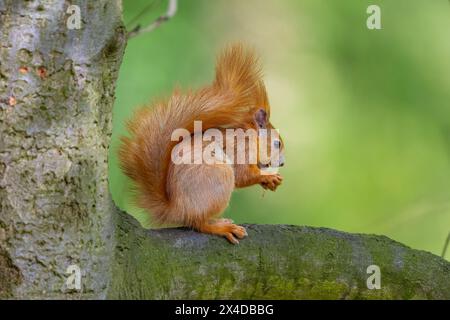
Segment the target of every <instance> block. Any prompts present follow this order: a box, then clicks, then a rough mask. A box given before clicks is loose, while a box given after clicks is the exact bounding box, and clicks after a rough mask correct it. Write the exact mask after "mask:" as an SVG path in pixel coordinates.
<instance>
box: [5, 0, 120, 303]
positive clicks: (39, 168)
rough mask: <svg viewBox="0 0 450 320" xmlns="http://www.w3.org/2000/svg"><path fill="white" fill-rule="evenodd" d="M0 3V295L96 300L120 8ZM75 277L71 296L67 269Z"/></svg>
mask: <svg viewBox="0 0 450 320" xmlns="http://www.w3.org/2000/svg"><path fill="white" fill-rule="evenodd" d="M77 4H78V5H79V8H80V18H81V29H70V28H69V27H68V26H67V19H68V18H69V16H71V14H72V13H71V12H69V13H67V12H66V11H67V9H68V8H69V6H70V5H71V3H70V2H68V1H64V0H43V1H16V0H0V28H1V29H0V297H2V298H4V297H15V298H20V297H25V298H33V297H38V298H59V297H62V298H71V297H74V298H86V297H103V296H105V294H106V288H107V287H108V283H109V279H110V276H109V269H110V265H111V263H112V262H111V256H112V254H111V253H112V250H113V248H114V244H113V241H112V240H113V238H114V237H113V231H114V227H113V223H112V210H113V206H112V202H111V199H110V196H109V192H108V180H107V149H108V145H109V140H110V135H111V112H112V106H113V100H114V89H115V83H116V78H117V74H118V69H119V66H120V64H121V60H122V56H123V51H124V46H125V43H126V39H125V30H124V28H123V26H122V19H121V14H122V8H121V1H118V0H115V1H111V0H95V1H78V2H77ZM73 264H75V265H78V266H79V267H80V269H81V270H82V275H83V282H82V283H83V288H82V291H81V293H80V292H76V291H74V292H72V291H70V290H67V288H66V286H65V279H66V278H67V275H66V269H67V267H68V266H70V265H73Z"/></svg>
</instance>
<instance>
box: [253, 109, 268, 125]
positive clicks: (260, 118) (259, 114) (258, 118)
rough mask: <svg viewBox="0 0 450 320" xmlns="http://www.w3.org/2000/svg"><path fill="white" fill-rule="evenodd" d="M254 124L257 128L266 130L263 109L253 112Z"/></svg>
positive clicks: (265, 116) (265, 118) (265, 114)
mask: <svg viewBox="0 0 450 320" xmlns="http://www.w3.org/2000/svg"><path fill="white" fill-rule="evenodd" d="M255 122H256V125H257V126H258V128H266V127H267V112H266V110H264V109H263V108H260V109H258V111H256V112H255Z"/></svg>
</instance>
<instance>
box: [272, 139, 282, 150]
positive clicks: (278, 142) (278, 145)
mask: <svg viewBox="0 0 450 320" xmlns="http://www.w3.org/2000/svg"><path fill="white" fill-rule="evenodd" d="M273 146H274V147H275V148H277V149H280V147H281V141H280V140H275V141H274V142H273Z"/></svg>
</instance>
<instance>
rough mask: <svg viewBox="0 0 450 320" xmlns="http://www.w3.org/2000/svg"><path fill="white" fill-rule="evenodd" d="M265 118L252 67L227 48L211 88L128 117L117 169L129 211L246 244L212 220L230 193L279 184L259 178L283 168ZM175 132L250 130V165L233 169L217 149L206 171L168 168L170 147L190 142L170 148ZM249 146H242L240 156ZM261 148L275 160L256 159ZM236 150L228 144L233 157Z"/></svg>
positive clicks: (191, 166)
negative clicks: (130, 196)
mask: <svg viewBox="0 0 450 320" xmlns="http://www.w3.org/2000/svg"><path fill="white" fill-rule="evenodd" d="M269 116H270V105H269V101H268V97H267V92H266V88H265V85H264V83H263V80H262V76H261V69H260V66H259V63H258V59H257V58H256V56H255V54H254V53H253V51H251V50H249V49H247V48H245V47H244V46H243V45H242V44H235V45H232V46H229V47H228V48H226V49H225V50H224V51H223V52H222V54H220V55H219V57H218V59H217V64H216V75H215V80H214V81H213V83H212V84H211V85H209V86H206V87H204V88H202V89H200V90H197V91H189V92H185V93H181V92H180V90H178V89H175V90H174V92H173V94H172V95H171V96H170V97H169V98H168V99H166V100H161V101H159V102H156V103H154V104H153V105H152V106H151V107H144V108H142V109H140V110H138V111H136V112H135V114H134V116H133V118H132V119H131V120H130V121H129V122H128V123H127V128H128V131H129V133H130V136H129V137H122V138H121V145H120V148H119V161H120V166H121V168H122V170H123V171H124V173H125V174H126V175H127V176H128V177H129V178H131V179H132V181H133V183H134V191H135V195H136V205H137V206H139V207H141V208H143V209H145V210H147V211H149V212H150V213H151V214H152V216H153V218H154V220H155V222H157V223H160V224H171V225H174V224H175V225H181V226H186V227H190V228H193V229H194V230H197V231H198V232H203V233H209V234H214V235H219V236H223V237H225V238H226V239H228V240H229V241H230V242H231V243H233V244H238V243H239V240H238V239H243V238H244V237H245V236H247V232H246V230H245V228H244V227H242V226H238V225H236V224H234V223H233V221H232V220H230V219H223V218H220V215H221V214H222V212H223V211H224V210H225V208H226V207H227V206H228V203H229V201H230V198H231V194H232V192H233V190H234V189H235V188H243V187H248V186H251V185H255V184H259V185H261V186H262V187H263V188H264V189H269V190H272V191H275V189H276V188H277V187H278V186H279V185H280V184H281V182H282V180H283V179H282V177H281V175H279V174H278V173H267V172H265V171H264V170H265V168H267V167H271V168H277V167H280V166H282V165H283V164H284V144H283V141H282V140H281V137H280V136H279V135H278V131H276V130H271V129H273V128H274V127H273V126H272V124H271V123H270V121H269ZM194 121H199V122H200V123H201V125H202V128H201V130H200V131H201V132H198V131H195V128H194V127H195V125H194ZM180 128H183V129H184V130H187V132H188V133H189V134H190V135H191V136H192V137H194V136H196V135H199V134H202V133H203V132H205V131H206V130H208V129H217V130H219V131H220V132H222V133H225V131H227V130H229V129H243V130H248V129H254V130H255V132H257V135H256V136H255V135H253V136H252V137H249V138H248V139H249V140H251V139H253V142H256V144H257V148H258V152H257V154H258V155H257V160H256V161H255V162H253V163H251V162H250V161H248V163H247V162H245V163H236V161H232V160H230V158H229V157H228V155H227V152H228V153H229V151H228V149H227V150H225V149H224V150H223V152H222V155H217V154H216V161H215V162H214V163H200V164H198V163H187V164H183V163H182V164H175V163H174V162H173V153H174V150H175V149H176V148H175V146H177V147H178V146H179V145H182V144H183V143H184V145H185V146H186V145H189V146H191V140H186V141H187V142H186V141H185V142H183V141H182V142H180V141H177V140H176V141H173V137H172V135H173V133H174V131H175V130H177V129H180ZM263 131H264V132H265V133H264V134H261V132H263ZM227 132H228V131H227ZM185 137H186V135H185ZM225 139H226V138H225ZM228 139H230V138H228ZM233 139H234V138H233ZM262 141H263V142H264V143H262ZM226 142H228V141H226ZM248 142H249V141H248ZM244 143H245V142H244ZM238 144H239V142H238ZM249 145H250V142H249V143H247V144H245V148H244V150H245V151H246V152H248V151H249V148H250V147H249ZM202 146H206V142H205V141H203V142H202ZM262 146H264V148H265V151H266V152H265V154H269V155H270V154H271V151H275V150H276V151H277V154H278V157H277V158H276V159H273V157H267V156H265V157H263V156H261V154H262V153H261V148H262ZM183 150H185V149H183ZM239 150H241V151H242V148H241V149H239V147H238V146H236V144H235V145H234V151H239ZM219 153H220V152H219ZM213 154H214V153H213ZM188 156H189V157H191V155H188ZM246 159H247V158H246Z"/></svg>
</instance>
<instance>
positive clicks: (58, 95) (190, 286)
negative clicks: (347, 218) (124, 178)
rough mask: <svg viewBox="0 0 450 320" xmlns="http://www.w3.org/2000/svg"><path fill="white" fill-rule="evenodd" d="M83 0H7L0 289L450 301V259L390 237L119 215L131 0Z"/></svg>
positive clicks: (1, 22)
mask: <svg viewBox="0 0 450 320" xmlns="http://www.w3.org/2000/svg"><path fill="white" fill-rule="evenodd" d="M80 6H81V7H80V9H81V10H80V14H81V22H82V23H81V29H70V28H68V27H67V22H68V21H67V20H68V18H69V17H70V16H71V15H72V14H73V13H66V11H67V9H68V7H69V4H68V3H67V2H66V1H64V0H45V1H44V0H43V1H15V0H6V1H5V0H0V28H1V30H0V298H15V299H18V298H44V299H46V298H63V299H84V298H296V299H297V298H445V299H450V264H449V263H448V262H446V261H445V260H443V259H440V258H439V257H436V256H434V255H432V254H429V253H425V252H420V251H416V250H412V249H409V248H407V247H405V246H403V245H401V244H398V243H396V242H393V241H392V240H389V239H387V238H385V237H378V236H370V235H351V234H346V233H340V232H337V231H333V230H328V229H316V228H307V227H293V226H253V225H252V226H248V229H249V238H247V239H245V240H243V241H241V244H240V245H239V246H232V245H230V244H228V243H227V242H226V241H225V240H224V239H221V238H218V237H214V236H208V235H203V234H198V233H195V232H193V231H188V230H185V229H169V230H153V231H148V230H144V229H142V228H141V227H140V226H139V225H138V223H137V222H136V221H135V220H134V219H133V218H132V217H130V216H129V215H127V214H126V213H123V212H119V211H118V210H117V209H116V208H115V207H114V206H113V205H112V202H111V198H110V195H109V191H108V182H107V154H108V145H109V140H110V135H111V111H112V105H113V100H114V86H115V83H116V78H117V74H118V69H119V66H120V63H121V59H122V56H123V52H124V47H125V43H126V37H125V30H124V28H123V25H122V22H121V3H120V1H119V0H114V1H113V0H96V1H84V2H80ZM372 264H373V265H377V266H379V267H380V270H381V289H379V290H377V289H374V290H369V289H367V286H366V280H367V278H368V277H369V276H370V275H368V274H367V272H366V271H367V267H368V266H369V265H372ZM73 266H75V267H77V268H79V270H80V271H81V288H79V289H78V288H77V287H75V288H74V287H72V286H70V285H69V282H68V280H69V278H70V276H71V272H72V271H70V270H71V269H70V267H73ZM68 268H69V271H70V272H69V273H68Z"/></svg>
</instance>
